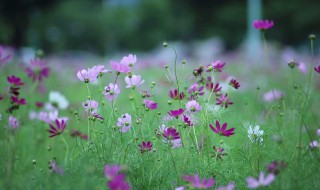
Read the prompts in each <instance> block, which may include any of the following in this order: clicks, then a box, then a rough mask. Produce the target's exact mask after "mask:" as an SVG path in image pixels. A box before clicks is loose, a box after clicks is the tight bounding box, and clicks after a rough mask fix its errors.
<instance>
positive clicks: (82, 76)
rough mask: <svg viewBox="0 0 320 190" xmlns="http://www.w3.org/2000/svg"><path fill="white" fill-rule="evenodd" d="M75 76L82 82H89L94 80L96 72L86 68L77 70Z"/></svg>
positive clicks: (96, 75)
mask: <svg viewBox="0 0 320 190" xmlns="http://www.w3.org/2000/svg"><path fill="white" fill-rule="evenodd" d="M77 77H78V79H79V80H80V81H82V82H84V83H90V82H94V81H95V80H96V79H97V77H98V73H97V71H96V70H93V69H88V70H85V69H83V70H81V71H78V73H77Z"/></svg>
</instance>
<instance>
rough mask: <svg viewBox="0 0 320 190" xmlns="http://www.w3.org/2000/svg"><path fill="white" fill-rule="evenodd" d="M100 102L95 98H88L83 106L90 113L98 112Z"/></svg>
mask: <svg viewBox="0 0 320 190" xmlns="http://www.w3.org/2000/svg"><path fill="white" fill-rule="evenodd" d="M98 106H99V103H98V102H97V101H95V100H87V101H85V102H82V107H84V109H85V110H86V112H89V113H96V112H97V109H98Z"/></svg>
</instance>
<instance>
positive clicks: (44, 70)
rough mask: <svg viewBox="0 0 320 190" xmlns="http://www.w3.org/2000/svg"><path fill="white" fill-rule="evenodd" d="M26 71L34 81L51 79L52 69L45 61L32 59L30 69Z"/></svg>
mask: <svg viewBox="0 0 320 190" xmlns="http://www.w3.org/2000/svg"><path fill="white" fill-rule="evenodd" d="M25 71H26V73H27V74H28V77H30V78H32V79H33V81H42V79H43V78H47V77H49V73H50V68H49V67H47V66H46V62H45V61H44V60H42V59H40V58H34V59H31V61H30V67H27V68H26V70H25Z"/></svg>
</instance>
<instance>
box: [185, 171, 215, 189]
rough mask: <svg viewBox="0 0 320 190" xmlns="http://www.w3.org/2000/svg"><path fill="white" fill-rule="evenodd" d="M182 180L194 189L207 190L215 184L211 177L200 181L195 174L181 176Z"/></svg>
mask: <svg viewBox="0 0 320 190" xmlns="http://www.w3.org/2000/svg"><path fill="white" fill-rule="evenodd" d="M183 180H185V181H187V182H189V183H190V185H191V186H192V187H193V188H195V189H209V188H211V187H213V185H214V183H215V181H214V179H213V178H212V177H210V178H209V179H203V180H201V179H200V178H199V175H198V174H195V175H194V176H189V175H185V176H183Z"/></svg>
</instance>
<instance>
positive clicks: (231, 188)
mask: <svg viewBox="0 0 320 190" xmlns="http://www.w3.org/2000/svg"><path fill="white" fill-rule="evenodd" d="M235 187H236V185H235V183H233V182H230V183H228V185H227V186H224V187H223V186H221V187H218V188H217V189H216V190H234V188H235Z"/></svg>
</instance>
